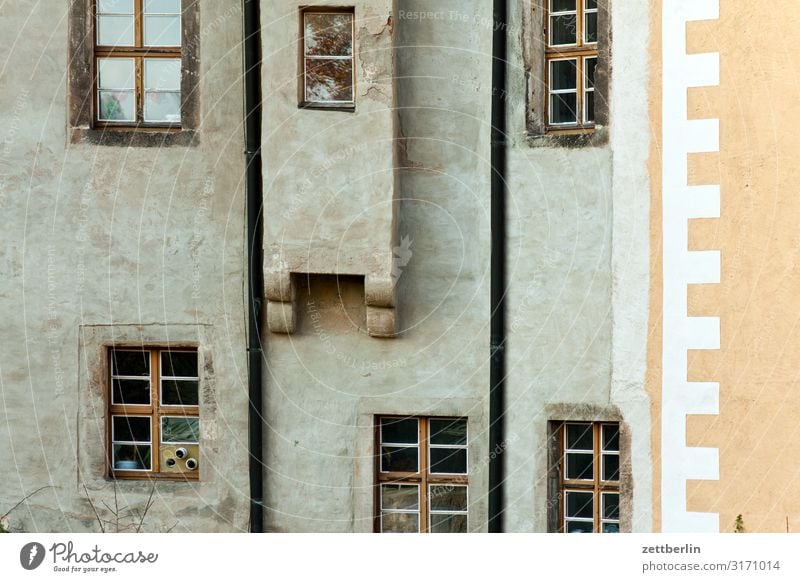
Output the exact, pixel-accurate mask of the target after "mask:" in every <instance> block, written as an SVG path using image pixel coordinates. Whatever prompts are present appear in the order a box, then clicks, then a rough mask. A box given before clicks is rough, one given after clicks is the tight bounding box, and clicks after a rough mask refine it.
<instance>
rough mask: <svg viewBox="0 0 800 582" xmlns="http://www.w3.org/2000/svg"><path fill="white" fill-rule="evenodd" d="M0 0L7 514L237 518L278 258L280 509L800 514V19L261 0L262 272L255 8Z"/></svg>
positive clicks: (583, 520)
mask: <svg viewBox="0 0 800 582" xmlns="http://www.w3.org/2000/svg"><path fill="white" fill-rule="evenodd" d="M777 4H779V5H785V6H786V7H789V4H788V2H784V1H781V2H778V3H777ZM0 11H2V18H0V27H2V34H0V46H1V47H2V48H3V51H2V54H3V55H4V58H3V59H2V60H0V119H2V123H0V208H2V216H3V217H4V219H5V224H6V228H4V229H2V231H0V232H2V234H0V257H2V263H1V264H2V265H3V277H2V278H1V279H0V313H2V318H0V319H2V324H1V325H0V392H1V393H2V395H3V400H2V403H3V409H2V410H3V421H4V422H3V430H2V434H3V435H4V436H3V439H2V441H0V442H2V443H4V445H5V446H3V447H2V449H0V459H2V462H3V463H4V465H5V466H6V467H7V468H9V470H6V471H4V472H3V473H2V475H3V477H2V481H0V516H2V515H6V517H5V518H4V527H5V528H6V529H9V530H11V531H101V530H103V531H118V530H120V531H139V530H140V531H154V532H163V531H182V532H186V531H231V532H237V531H248V530H249V529H250V527H251V525H252V524H250V523H249V515H250V506H251V489H250V483H251V481H250V478H251V475H250V474H249V471H248V464H249V460H250V456H251V451H250V450H249V445H248V422H249V421H248V418H249V409H248V403H249V397H248V363H247V362H248V351H247V345H248V330H247V313H248V299H247V295H248V290H249V288H250V287H249V285H250V284H252V283H253V281H251V280H249V277H250V276H251V274H253V273H255V274H256V276H257V277H258V278H259V281H258V283H259V284H261V283H263V297H261V298H260V299H261V305H262V309H261V311H260V316H261V321H260V326H259V330H258V331H259V334H258V339H259V342H258V343H259V346H260V349H261V350H262V358H261V364H262V378H263V385H262V386H261V395H262V398H263V407H262V411H261V415H262V416H261V418H262V422H261V428H262V431H263V442H262V446H261V449H260V451H259V454H261V455H263V464H262V471H261V472H260V474H259V477H260V478H261V480H262V481H263V499H262V500H261V503H262V505H263V510H264V511H263V523H262V524H259V525H260V526H261V528H262V529H263V530H264V531H269V532H373V531H402V532H416V531H431V532H485V531H488V523H489V519H490V512H491V509H490V506H491V503H490V491H492V488H491V487H490V474H491V472H492V467H493V466H494V463H496V462H497V459H498V458H502V460H503V463H502V467H503V474H502V491H503V496H502V514H501V515H502V523H503V529H504V531H509V532H548V531H551V532H555V531H569V532H573V531H602V532H617V531H622V532H650V531H665V532H667V531H723V532H724V531H733V530H734V528H735V527H736V526H735V524H736V523H739V524H740V526H741V527H743V528H744V529H745V530H746V531H787V530H789V531H791V530H792V528H793V527H794V525H793V521H797V519H800V509H798V508H796V507H794V506H795V505H796V499H797V497H798V496H797V495H795V492H796V491H795V490H796V486H795V484H794V483H795V479H794V476H793V468H792V464H791V463H786V462H780V461H779V459H781V458H782V457H783V456H784V455H786V454H790V452H789V451H791V450H792V444H793V442H794V441H795V440H797V439H798V438H800V435H796V434H795V431H794V423H793V417H792V410H793V408H794V407H795V406H796V405H797V402H796V399H795V398H793V397H792V393H793V391H792V390H793V388H794V376H795V374H794V373H793V367H792V365H791V362H792V361H793V359H792V353H793V350H794V349H795V348H794V347H793V346H794V344H795V343H797V342H796V341H795V340H794V339H793V338H794V335H795V334H794V322H795V317H794V315H793V313H794V311H795V309H794V305H795V303H796V299H795V295H796V294H795V293H794V289H795V287H796V286H797V281H796V279H797V277H796V276H795V273H794V271H795V269H794V253H795V247H796V246H797V245H796V244H795V242H796V241H795V239H796V237H795V236H794V234H793V230H792V226H793V224H794V221H793V217H794V215H795V210H794V208H795V207H796V206H797V205H796V204H793V203H792V200H791V186H790V185H791V183H792V179H793V174H794V172H795V170H794V168H793V165H792V164H791V163H790V160H788V159H785V157H786V156H788V155H789V154H788V153H787V152H788V151H790V150H789V147H788V146H789V142H790V140H791V138H792V135H793V133H794V132H793V131H792V130H791V124H792V123H793V122H792V119H793V118H792V116H791V111H792V109H793V108H794V107H795V105H794V103H795V102H796V101H797V99H796V98H795V97H796V95H797V87H795V84H794V82H793V81H792V80H791V79H793V78H794V77H795V76H794V75H792V74H791V73H792V72H793V69H794V68H795V67H796V59H793V58H792V56H791V53H790V52H789V49H788V45H781V44H780V42H779V41H776V39H780V38H786V37H787V34H786V33H787V32H788V31H790V30H793V29H792V25H793V24H794V22H793V19H794V17H793V16H791V14H793V12H791V11H779V10H774V11H772V10H770V11H764V10H756V9H755V6H751V5H750V3H743V2H735V1H734V0H702V1H698V0H653V1H649V2H638V1H633V0H610V1H603V0H597V1H594V0H509V2H508V3H507V11H508V16H507V21H506V22H498V20H497V19H496V18H495V14H494V12H493V6H492V3H491V2H485V1H479V0H458V1H456V0H441V1H440V2H437V3H435V6H432V5H431V3H429V2H424V1H422V0H352V1H351V2H349V3H342V2H340V1H339V0H337V1H332V0H330V1H329V0H318V1H316V2H299V1H295V0H291V1H282V2H277V1H267V2H261V3H260V53H261V66H260V70H259V71H260V73H259V77H260V99H261V115H260V119H259V121H260V134H261V149H260V153H261V159H262V170H261V176H260V180H259V183H260V186H261V187H260V190H261V194H262V196H263V211H262V213H261V224H262V227H263V234H262V236H261V238H260V241H259V243H258V244H259V250H260V254H262V255H263V264H262V265H259V268H256V269H254V268H253V264H252V261H251V257H252V256H254V254H253V249H252V248H250V245H249V244H248V223H247V211H248V208H247V204H248V197H247V194H248V193H247V192H246V190H247V189H246V188H245V184H246V179H245V175H246V172H247V169H248V168H247V163H246V158H245V156H244V155H243V152H244V150H245V148H246V143H245V138H244V135H245V126H246V124H247V123H248V119H250V120H252V119H255V118H254V117H252V116H251V112H250V111H248V110H247V109H246V107H245V106H244V105H243V96H244V93H245V91H244V89H245V87H244V81H243V78H244V75H245V72H246V71H245V67H244V65H243V62H242V46H243V43H244V42H245V41H246V39H245V35H244V34H243V25H242V18H243V14H242V6H241V3H240V2H237V1H233V0H231V1H230V2H227V1H226V2H211V1H210V0H98V1H97V2H92V1H89V0H74V1H72V2H70V3H67V4H65V3H63V2H57V1H56V0H47V1H45V2H40V3H38V4H36V5H35V6H18V5H14V6H13V7H12V6H11V5H9V4H8V3H6V4H3V5H2V6H0ZM745 23H747V24H745ZM498 30H500V31H502V32H505V38H506V39H507V43H508V46H507V52H506V67H505V71H506V81H505V84H504V85H502V86H499V85H498V83H497V78H496V77H494V78H493V63H494V61H495V59H494V58H493V54H494V53H493V50H495V49H496V45H493V38H494V36H495V34H496V33H497V32H498ZM767 43H769V44H770V47H769V48H770V49H771V50H768V47H767V46H765V45H766V44H767ZM775 43H777V45H778V46H776V44H775ZM787 65H788V66H787ZM754 81H756V82H754ZM765 93H768V94H769V95H770V96H771V101H770V105H765V104H764V103H763V99H762V100H758V99H757V96H761V95H763V94H765ZM498 102H502V104H503V105H504V107H505V110H506V136H505V139H503V140H502V144H498V143H497V141H496V140H495V143H493V136H492V108H493V107H497V104H498ZM784 111H785V112H787V113H788V115H781V113H782V112H784ZM500 146H502V147H503V148H504V151H505V155H506V160H507V163H506V164H505V167H504V168H503V169H502V170H503V185H504V189H505V206H506V213H505V220H504V222H503V224H502V225H498V224H497V223H496V222H495V223H493V221H492V210H493V209H492V188H491V187H490V184H491V183H492V178H493V168H492V148H493V147H495V148H497V147H500ZM251 153H252V152H251ZM496 169H497V168H496ZM784 199H785V200H784ZM251 200H252V199H251ZM498 228H502V229H503V230H504V232H505V241H506V244H505V259H504V261H505V274H506V276H505V280H504V282H503V284H504V291H505V292H504V294H503V298H504V306H505V307H504V309H505V312H504V321H505V332H506V333H505V337H504V338H503V341H502V342H501V344H500V347H501V348H502V351H503V354H504V358H505V368H504V374H503V377H504V387H505V414H503V416H502V418H503V424H504V436H503V440H502V441H501V442H499V443H492V444H491V445H490V438H489V434H490V430H491V427H492V425H493V423H494V422H495V421H496V420H497V419H496V418H495V417H494V412H495V411H493V410H492V409H491V407H490V401H489V395H490V387H491V382H492V379H491V377H492V373H491V366H492V364H491V358H490V354H491V353H492V350H495V353H496V350H497V347H498V346H493V345H491V338H490V320H491V317H492V303H491V300H490V297H491V286H492V277H493V273H495V270H496V268H497V265H496V264H493V261H492V244H493V240H496V239H495V238H493V234H494V235H496V234H497V229H498ZM493 229H494V231H495V232H494V233H493ZM12 509H13V510H12ZM737 516H741V519H739V520H738V521H737ZM741 527H740V528H741Z"/></svg>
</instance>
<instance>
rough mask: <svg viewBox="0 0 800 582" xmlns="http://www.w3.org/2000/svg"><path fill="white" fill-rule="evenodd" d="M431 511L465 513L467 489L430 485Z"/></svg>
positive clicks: (455, 486)
mask: <svg viewBox="0 0 800 582" xmlns="http://www.w3.org/2000/svg"><path fill="white" fill-rule="evenodd" d="M430 492H431V494H430V504H431V511H466V510H467V488H466V487H464V486H460V485H431V486H430Z"/></svg>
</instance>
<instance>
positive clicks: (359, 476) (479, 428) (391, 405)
mask: <svg viewBox="0 0 800 582" xmlns="http://www.w3.org/2000/svg"><path fill="white" fill-rule="evenodd" d="M485 407H486V402H485V401H484V400H481V399H477V398H397V397H391V396H388V397H379V398H362V399H361V400H360V401H359V404H358V410H357V416H356V420H357V422H356V429H357V431H356V434H357V440H356V451H355V455H354V459H353V460H354V462H353V469H354V473H353V512H354V514H353V532H355V533H373V532H374V523H375V503H376V499H375V498H376V495H377V493H376V491H377V490H376V488H375V471H376V467H377V465H376V459H377V458H378V457H377V442H376V440H377V439H376V434H375V418H376V417H378V416H408V417H413V416H426V417H436V418H466V419H467V434H469V435H473V436H471V437H470V443H469V455H468V458H469V466H468V469H467V471H468V473H469V479H470V482H469V486H470V489H471V490H474V491H475V492H481V491H488V490H489V457H490V454H489V441H488V439H486V438H481V435H485V434H486V429H485V427H486V423H487V422H488V409H485ZM475 435H477V436H475ZM488 516H489V507H488V505H487V500H486V496H485V495H482V494H481V493H476V494H475V495H474V496H470V503H469V524H470V531H471V532H476V531H481V532H485V531H486V524H487V523H488Z"/></svg>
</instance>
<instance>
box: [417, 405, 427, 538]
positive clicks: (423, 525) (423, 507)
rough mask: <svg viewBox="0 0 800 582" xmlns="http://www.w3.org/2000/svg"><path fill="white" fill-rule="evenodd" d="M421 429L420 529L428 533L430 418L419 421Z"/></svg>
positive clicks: (421, 531)
mask: <svg viewBox="0 0 800 582" xmlns="http://www.w3.org/2000/svg"><path fill="white" fill-rule="evenodd" d="M419 431H420V435H419V436H420V438H419V442H420V468H419V470H420V471H419V473H420V486H419V509H420V516H419V531H420V533H428V530H429V524H428V501H429V500H428V419H427V418H421V419H420V421H419Z"/></svg>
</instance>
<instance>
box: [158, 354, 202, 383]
mask: <svg viewBox="0 0 800 582" xmlns="http://www.w3.org/2000/svg"><path fill="white" fill-rule="evenodd" d="M197 370H198V368H197V352H161V375H162V376H180V377H185V378H196V377H197V374H198V371H197Z"/></svg>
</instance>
